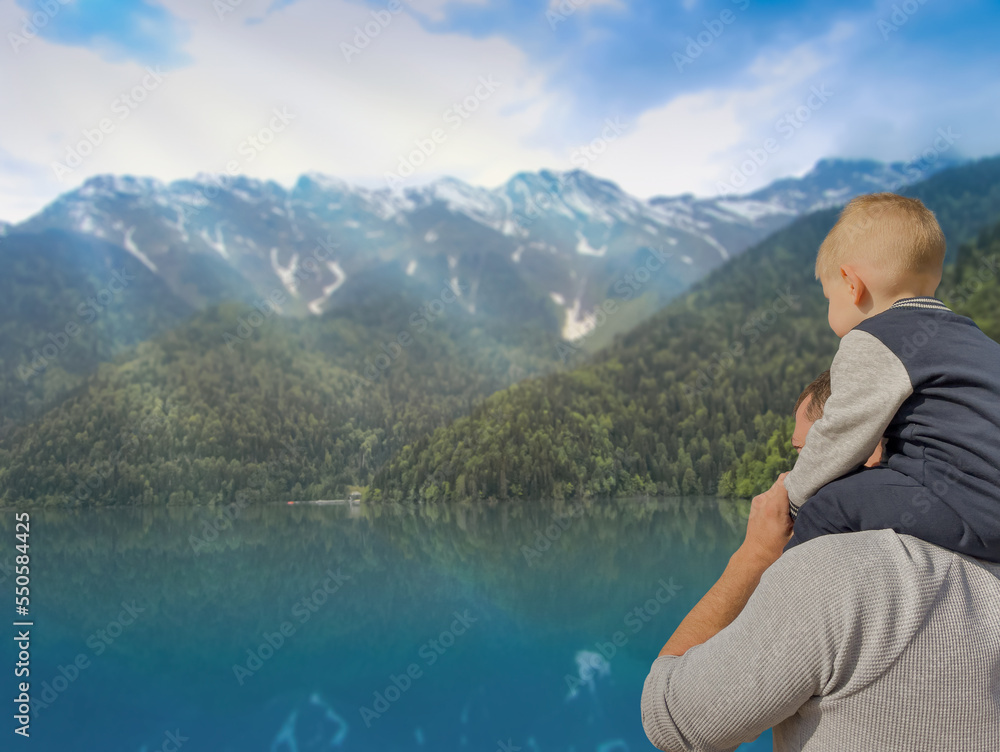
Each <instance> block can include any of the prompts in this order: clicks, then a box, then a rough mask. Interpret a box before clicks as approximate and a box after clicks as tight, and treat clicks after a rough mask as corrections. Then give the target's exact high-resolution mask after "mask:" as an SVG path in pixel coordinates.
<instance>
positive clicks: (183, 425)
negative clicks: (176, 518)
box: [0, 298, 556, 504]
mask: <svg viewBox="0 0 1000 752" xmlns="http://www.w3.org/2000/svg"><path fill="white" fill-rule="evenodd" d="M418 306H419V301H413V300H407V299H399V298H396V299H390V300H381V301H372V302H371V303H370V304H368V305H364V306H358V307H356V308H354V309H351V310H350V311H345V312H342V313H340V314H328V315H327V316H324V317H322V318H320V319H309V320H294V319H279V318H278V317H276V316H274V317H271V318H269V319H266V320H263V317H260V316H258V317H257V318H254V314H255V313H256V312H255V311H254V310H253V309H250V310H249V311H248V310H247V309H244V308H242V307H240V306H237V305H224V306H221V307H219V308H214V309H210V310H209V311H206V312H204V313H202V314H199V315H198V316H196V317H195V318H193V319H191V320H190V321H189V322H187V323H186V324H185V325H183V326H181V327H180V328H178V329H176V330H174V331H171V332H170V333H169V334H167V335H164V336H162V337H159V338H157V339H155V340H153V341H151V342H146V343H143V344H141V345H139V346H138V347H137V348H136V349H135V350H134V351H133V352H132V353H130V355H129V357H127V359H125V360H123V361H122V362H118V363H115V364H106V365H103V366H101V367H100V369H99V371H98V372H97V374H96V375H95V376H94V377H93V378H91V379H90V380H89V381H88V383H87V384H86V386H85V387H84V388H83V389H81V390H80V391H79V393H78V394H76V395H74V396H73V397H72V398H71V399H68V400H67V401H65V402H64V403H63V404H61V405H60V406H59V407H57V408H55V409H53V410H51V411H50V412H48V413H47V414H46V415H45V416H44V418H43V419H42V420H40V421H38V422H37V423H35V424H32V425H27V426H22V427H18V428H16V429H14V430H13V431H11V432H10V435H9V436H7V437H6V438H4V439H3V440H0V500H2V501H3V502H4V503H8V504H10V503H27V502H32V503H48V504H83V503H87V504H91V503H96V504H124V503H138V504H143V503H167V502H172V503H190V502H194V501H197V502H199V503H202V502H205V503H213V502H218V503H222V502H230V501H233V500H234V499H243V500H273V499H275V498H300V499H301V498H335V497H336V496H338V495H342V494H343V493H344V492H345V489H346V487H347V486H349V485H357V484H364V483H367V482H368V480H369V479H370V477H371V473H372V471H373V469H374V468H375V467H377V466H378V465H380V464H381V463H383V462H385V461H386V459H388V457H389V456H391V455H392V454H393V453H394V452H395V451H397V450H398V449H399V448H400V447H402V446H403V445H404V443H405V442H407V441H412V440H414V439H415V438H416V437H419V436H421V435H425V434H427V433H430V432H432V431H433V430H434V429H436V428H438V427H441V426H443V425H445V424H446V423H447V422H448V421H449V420H450V419H452V418H455V417H457V416H459V415H462V414H465V413H467V412H469V410H470V409H471V408H472V407H473V406H474V405H475V404H477V403H478V402H479V401H480V400H482V399H483V398H484V397H485V396H487V395H488V394H491V393H493V392H495V391H496V390H497V389H500V388H503V387H505V386H507V385H509V384H511V383H513V382H515V381H517V380H519V379H522V378H525V377H528V376H531V375H533V374H537V373H539V372H541V371H542V370H543V369H550V368H552V367H553V365H554V363H555V359H556V348H555V344H556V342H555V338H554V336H553V335H546V334H542V333H539V332H537V331H532V330H525V331H520V330H511V329H508V328H499V329H492V328H490V326H489V324H488V322H486V321H482V322H480V325H478V326H475V327H472V328H471V330H470V329H469V327H468V322H467V321H462V322H461V324H459V323H458V322H455V321H449V320H448V318H447V316H442V317H439V318H438V319H436V320H435V321H434V322H433V324H430V323H428V325H427V326H426V327H425V328H423V329H422V330H420V331H417V330H415V329H412V328H411V325H412V319H411V312H412V311H414V310H416V309H417V308H418ZM261 321H262V323H261ZM241 322H243V323H242V324H241ZM250 322H253V323H258V324H259V325H258V326H253V325H251V323H250ZM402 331H406V332H410V333H411V334H412V336H411V339H410V340H409V341H408V344H407V346H406V347H405V348H403V347H397V348H392V347H389V348H388V350H384V349H383V348H381V347H380V343H391V342H393V341H395V340H397V338H398V336H399V334H400V332H402ZM387 351H388V352H393V353H395V357H394V358H392V359H391V363H389V364H388V366H386V367H384V368H383V367H382V366H383V365H384V364H385V362H386V360H389V358H388V356H387V357H386V359H385V360H379V359H378V356H379V355H380V354H382V353H383V352H387Z"/></svg>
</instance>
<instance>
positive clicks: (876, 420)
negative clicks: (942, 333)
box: [785, 329, 913, 512]
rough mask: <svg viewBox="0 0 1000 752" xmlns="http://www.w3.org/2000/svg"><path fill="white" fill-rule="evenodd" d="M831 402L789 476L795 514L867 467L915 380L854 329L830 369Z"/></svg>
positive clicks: (873, 341)
mask: <svg viewBox="0 0 1000 752" xmlns="http://www.w3.org/2000/svg"><path fill="white" fill-rule="evenodd" d="M830 389H831V394H830V398H829V399H828V400H827V402H826V406H825V407H824V409H823V416H822V417H821V418H820V419H819V420H817V421H816V422H815V423H814V424H813V426H812V428H810V429H809V433H808V434H806V441H805V446H804V447H803V448H802V452H801V453H800V454H799V458H798V460H797V461H796V462H795V467H794V468H792V471H791V472H790V473H789V474H788V476H787V477H786V478H785V489H786V490H787V491H788V500H789V502H790V503H791V506H792V511H793V512H797V511H798V508H799V507H800V506H802V505H803V504H804V503H805V502H806V501H807V500H808V499H809V498H810V497H811V496H812V495H813V494H815V493H816V492H817V491H818V490H819V489H821V488H822V487H823V486H825V485H826V484H827V483H829V482H830V481H832V480H836V479H837V478H839V477H840V476H842V475H844V474H845V473H849V472H850V471H852V470H854V469H855V468H857V467H860V466H861V465H862V464H864V462H865V460H867V459H868V458H869V457H870V456H871V453H872V452H873V451H875V447H877V446H878V444H879V442H880V441H881V440H882V434H884V433H885V429H886V427H887V426H888V425H889V422H890V421H891V420H892V418H893V416H894V415H895V414H896V412H897V411H898V410H899V407H900V405H902V404H903V402H904V401H905V400H906V399H907V397H909V396H910V395H911V394H913V385H912V384H911V383H910V376H909V374H908V373H907V371H906V367H905V366H904V365H903V363H902V361H901V360H900V359H899V358H898V357H897V356H896V354H895V353H894V352H892V350H890V349H889V348H888V347H886V346H885V345H884V344H882V342H881V341H880V340H879V339H878V338H877V337H875V336H873V335H871V334H869V333H868V332H864V331H860V330H858V329H852V330H851V331H849V332H848V333H847V334H846V335H844V338H843V339H842V340H841V341H840V348H839V349H838V350H837V354H836V355H835V356H834V358H833V365H831V366H830Z"/></svg>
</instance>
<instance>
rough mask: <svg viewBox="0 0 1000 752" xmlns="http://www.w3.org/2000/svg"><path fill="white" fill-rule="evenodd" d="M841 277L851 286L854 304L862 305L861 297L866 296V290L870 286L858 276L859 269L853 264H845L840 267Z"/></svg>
mask: <svg viewBox="0 0 1000 752" xmlns="http://www.w3.org/2000/svg"><path fill="white" fill-rule="evenodd" d="M840 278H841V279H842V280H843V281H844V284H846V285H847V286H848V288H850V290H851V298H852V299H853V301H854V305H856V306H859V305H861V299H862V298H863V297H864V296H865V291H866V290H867V289H868V286H867V285H866V284H865V281H864V280H863V279H861V277H859V276H858V272H857V270H856V269H855V268H854V267H853V266H848V265H847V264H845V265H844V266H842V267H840Z"/></svg>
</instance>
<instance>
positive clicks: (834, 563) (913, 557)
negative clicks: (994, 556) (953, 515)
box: [762, 530, 1000, 592]
mask: <svg viewBox="0 0 1000 752" xmlns="http://www.w3.org/2000/svg"><path fill="white" fill-rule="evenodd" d="M956 565H957V567H958V568H959V569H966V568H970V567H971V568H974V569H979V570H982V571H983V572H984V573H985V574H986V575H988V576H992V577H994V578H997V580H998V584H1000V564H994V563H991V562H986V561H983V560H980V559H975V558H973V557H970V556H965V555H963V554H959V553H956V552H954V551H950V550H948V549H945V548H942V547H940V546H937V545H935V544H933V543H928V542H927V541H925V540H921V539H920V538H914V537H913V536H911V535H903V534H900V533H897V532H895V531H893V530H863V531H860V532H856V533H838V534H832V535H821V536H818V537H816V538H813V539H812V540H808V541H806V542H805V543H802V544H800V545H798V546H795V547H794V548H791V549H789V550H788V551H787V552H785V553H784V554H783V555H782V556H781V558H779V559H778V561H776V562H775V563H774V564H773V565H772V566H771V568H770V569H768V570H767V572H765V577H768V576H770V578H772V579H781V580H785V581H801V582H803V583H804V582H808V581H813V582H814V583H815V582H821V583H824V584H825V585H832V584H834V583H837V584H839V585H841V586H843V587H845V588H848V589H851V590H857V589H862V590H866V591H869V592H871V591H880V590H881V591H886V590H900V589H903V590H905V589H907V588H906V587H904V585H906V584H907V583H910V584H912V583H914V582H916V581H922V582H924V583H926V584H928V585H930V586H933V583H934V582H938V583H940V582H941V581H942V580H943V579H944V578H945V577H947V576H948V574H949V572H950V571H951V569H952V568H953V567H955V566H956ZM762 581H763V579H762ZM826 591H827V588H826V587H825V586H824V592H826Z"/></svg>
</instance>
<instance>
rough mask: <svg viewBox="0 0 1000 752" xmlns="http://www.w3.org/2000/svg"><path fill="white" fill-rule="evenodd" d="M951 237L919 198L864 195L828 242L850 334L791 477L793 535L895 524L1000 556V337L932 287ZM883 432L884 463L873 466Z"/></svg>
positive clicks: (841, 322)
mask: <svg viewBox="0 0 1000 752" xmlns="http://www.w3.org/2000/svg"><path fill="white" fill-rule="evenodd" d="M944 253H945V240H944V235H943V233H942V232H941V228H940V227H939V225H938V223H937V220H936V219H935V217H934V214H933V213H932V212H931V211H930V210H928V209H927V208H926V207H925V206H924V205H923V204H922V203H921V202H920V201H918V200H916V199H911V198H904V197H902V196H897V195H895V194H891V193H878V194H873V195H868V196H860V197H858V198H856V199H854V200H853V201H851V202H850V203H849V204H848V205H847V206H846V207H845V208H844V210H843V212H842V213H841V215H840V218H839V220H838V221H837V224H836V225H835V226H834V228H833V229H832V230H831V231H830V234H829V235H827V237H826V239H825V240H824V241H823V244H822V245H821V246H820V249H819V254H818V255H817V258H816V276H817V278H818V279H819V280H820V282H821V283H822V285H823V294H824V296H825V297H826V298H828V299H829V301H830V305H829V323H830V327H831V328H832V329H833V331H834V332H835V333H836V334H837V336H838V337H841V343H840V347H839V348H838V350H837V354H836V356H835V357H834V359H833V365H832V366H831V368H830V379H831V394H830V397H829V399H828V400H827V402H826V405H825V406H824V411H823V416H822V417H821V418H820V419H819V420H817V421H816V423H815V424H814V425H813V426H812V428H811V429H810V430H809V433H808V440H807V441H806V442H805V446H804V447H803V449H802V452H801V453H800V455H799V458H798V461H797V462H796V464H795V467H794V468H793V469H792V471H791V472H790V473H789V474H788V475H787V477H786V478H785V480H784V488H785V489H786V490H787V492H788V499H789V505H790V509H791V512H792V516H793V517H794V518H795V529H794V534H793V536H792V539H791V541H790V542H789V544H788V546H787V547H786V550H787V548H789V547H792V546H795V545H797V544H799V543H802V542H803V541H806V540H809V539H811V538H814V537H816V536H818V535H824V534H827V533H839V532H850V531H858V530H873V529H885V528H889V529H892V530H895V531H896V532H898V533H906V534H909V535H914V536H916V537H918V538H922V539H924V540H926V541H928V542H930V543H935V544H937V545H939V546H942V547H944V548H947V549H950V550H953V551H957V552H960V553H963V554H968V555H970V556H975V557H979V558H982V559H986V560H988V561H994V562H1000V344H998V343H996V342H994V341H993V340H991V339H990V338H989V337H987V336H986V335H985V334H983V332H982V331H980V329H979V328H978V327H977V326H976V325H975V324H974V323H973V322H972V321H971V320H970V319H968V318H966V317H964V316H959V315H957V314H955V313H953V312H952V311H951V310H950V309H948V307H947V306H945V305H944V303H942V302H941V301H940V300H937V299H936V298H934V297H932V295H933V293H934V291H935V290H936V289H937V287H938V285H939V284H940V282H941V274H942V267H943V264H944ZM883 435H884V436H885V455H884V456H883V459H882V462H881V465H879V466H878V467H875V468H863V467H862V466H861V465H862V463H863V462H864V461H865V460H866V459H867V458H868V457H869V456H870V455H871V453H872V451H873V450H874V449H875V447H876V446H877V445H878V443H879V441H880V440H881V439H882V437H883Z"/></svg>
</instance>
